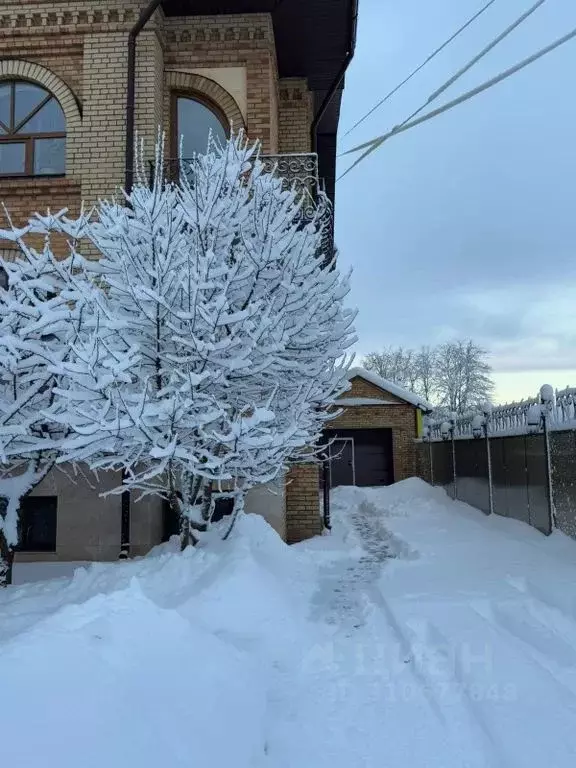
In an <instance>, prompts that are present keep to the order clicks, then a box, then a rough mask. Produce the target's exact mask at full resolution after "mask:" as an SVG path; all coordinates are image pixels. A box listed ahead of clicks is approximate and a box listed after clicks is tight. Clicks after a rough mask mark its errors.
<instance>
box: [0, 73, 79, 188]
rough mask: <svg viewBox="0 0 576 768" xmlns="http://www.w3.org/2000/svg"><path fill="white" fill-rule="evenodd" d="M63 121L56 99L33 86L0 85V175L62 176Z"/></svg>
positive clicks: (4, 83)
mask: <svg viewBox="0 0 576 768" xmlns="http://www.w3.org/2000/svg"><path fill="white" fill-rule="evenodd" d="M65 163H66V119H65V117H64V112H63V111H62V107H61V106H60V104H59V103H58V100H57V99H56V97H55V96H53V95H52V94H51V93H50V92H49V91H47V90H45V89H44V88H41V87H40V86H39V85H35V84H34V83H28V82H24V81H20V80H16V81H10V82H0V176H62V175H64V173H65Z"/></svg>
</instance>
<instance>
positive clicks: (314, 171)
mask: <svg viewBox="0 0 576 768" xmlns="http://www.w3.org/2000/svg"><path fill="white" fill-rule="evenodd" d="M260 160H261V161H262V163H263V165H264V168H265V169H266V171H268V172H269V173H275V174H277V175H278V176H279V177H280V178H281V179H282V180H283V185H284V187H285V189H291V188H293V189H294V190H295V191H296V193H297V194H298V195H299V196H301V197H302V206H301V208H300V215H299V222H300V223H301V224H302V226H304V225H306V224H307V223H309V222H311V221H313V220H314V219H316V221H317V222H318V223H319V225H320V226H321V228H322V244H321V247H320V253H319V254H318V256H319V258H321V259H322V261H323V263H324V264H329V263H330V262H331V261H332V260H333V257H334V216H333V208H332V203H331V202H330V199H329V198H328V196H327V195H326V193H325V192H324V189H323V185H322V183H321V181H320V178H319V176H318V155H317V154H315V153H306V154H286V155H260ZM192 165H193V160H191V159H188V158H182V160H179V159H178V158H176V159H174V158H167V159H165V160H164V169H165V170H164V173H165V176H166V178H168V179H171V180H173V181H177V180H178V177H179V176H180V174H181V173H182V171H183V169H184V172H185V173H186V172H187V169H189V168H190V167H192ZM150 176H151V179H150V181H151V182H152V179H153V176H154V166H153V165H152V166H151V172H150Z"/></svg>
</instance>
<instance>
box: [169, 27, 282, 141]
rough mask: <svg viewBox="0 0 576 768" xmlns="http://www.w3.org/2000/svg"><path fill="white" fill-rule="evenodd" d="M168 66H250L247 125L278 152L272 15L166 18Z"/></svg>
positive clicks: (247, 76) (171, 68)
mask: <svg viewBox="0 0 576 768" xmlns="http://www.w3.org/2000/svg"><path fill="white" fill-rule="evenodd" d="M165 30H166V52H165V67H166V69H167V70H168V69H169V70H178V68H183V69H191V68H195V67H213V66H215V65H220V66H226V67H233V66H243V67H245V68H246V89H247V115H246V130H247V132H248V135H249V136H250V137H251V138H254V139H256V138H259V139H261V141H262V146H263V149H264V151H265V152H276V151H277V149H278V148H277V144H276V141H277V138H276V137H277V134H278V129H277V115H276V114H273V108H272V107H273V104H274V103H275V91H276V88H277V75H276V47H275V43H274V30H273V28H272V21H271V18H270V16H269V14H249V15H240V14H239V15H233V16H218V17H215V16H197V17H194V18H189V17H174V18H168V19H166V22H165Z"/></svg>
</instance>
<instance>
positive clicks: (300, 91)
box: [278, 78, 312, 153]
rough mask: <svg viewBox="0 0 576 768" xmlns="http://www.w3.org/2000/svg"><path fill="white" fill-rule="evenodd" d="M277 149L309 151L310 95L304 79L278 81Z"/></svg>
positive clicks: (289, 151)
mask: <svg viewBox="0 0 576 768" xmlns="http://www.w3.org/2000/svg"><path fill="white" fill-rule="evenodd" d="M279 96H280V101H279V109H278V151H279V152H280V153H291V152H310V125H311V122H312V95H311V93H310V91H309V90H308V84H307V82H306V80H304V79H297V78H285V79H283V80H280V82H279Z"/></svg>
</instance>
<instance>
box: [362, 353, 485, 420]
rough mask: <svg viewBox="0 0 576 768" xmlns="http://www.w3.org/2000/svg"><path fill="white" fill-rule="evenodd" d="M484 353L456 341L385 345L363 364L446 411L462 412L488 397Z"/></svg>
mask: <svg viewBox="0 0 576 768" xmlns="http://www.w3.org/2000/svg"><path fill="white" fill-rule="evenodd" d="M486 355H487V353H486V351H485V350H484V349H482V348H481V347H480V346H478V344H476V343H475V342H473V341H471V340H457V341H450V342H447V343H445V344H441V345H439V346H437V347H429V346H422V347H420V348H419V349H406V348H405V347H388V348H385V349H384V350H383V351H382V352H372V353H370V354H369V355H367V356H366V357H365V358H364V365H365V366H366V368H368V369H369V370H372V371H375V372H376V373H377V374H378V375H379V376H382V377H383V378H385V379H389V380H390V381H393V382H395V383H396V384H400V386H404V387H406V388H408V389H410V390H412V391H413V392H416V393H417V394H419V395H421V396H422V397H424V398H425V399H426V401H427V402H430V403H436V404H437V405H438V406H439V408H441V409H443V411H445V412H447V413H452V412H455V413H465V412H466V411H467V410H469V409H470V408H471V407H473V406H474V405H477V404H478V403H485V402H487V401H489V400H490V399H491V396H492V391H493V389H494V383H493V381H492V378H491V368H490V365H489V364H488V363H487V362H486Z"/></svg>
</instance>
